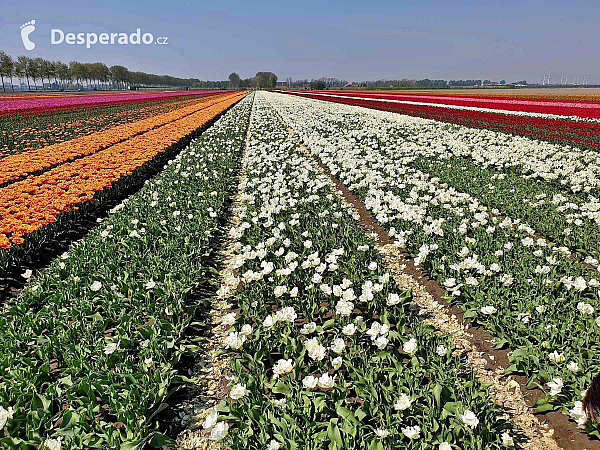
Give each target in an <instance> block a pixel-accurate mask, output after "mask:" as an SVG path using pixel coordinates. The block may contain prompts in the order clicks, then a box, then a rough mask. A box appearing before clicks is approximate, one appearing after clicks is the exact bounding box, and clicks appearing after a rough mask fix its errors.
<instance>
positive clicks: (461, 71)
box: [0, 0, 600, 84]
mask: <svg viewBox="0 0 600 450" xmlns="http://www.w3.org/2000/svg"><path fill="white" fill-rule="evenodd" d="M0 11H1V12H2V17H0V30H1V34H0V49H2V50H4V51H6V52H7V53H9V54H10V55H12V56H13V57H15V58H16V56H18V55H20V54H26V55H27V56H31V57H38V56H40V57H43V58H47V59H52V60H57V59H60V60H62V61H64V62H69V61H71V60H77V61H81V62H96V61H101V62H104V63H106V64H107V65H109V66H110V65H114V64H122V65H124V66H126V67H128V68H129V69H130V70H141V71H144V72H150V73H156V74H169V75H173V76H179V77H186V78H187V77H195V78H200V79H202V80H217V79H226V78H227V76H228V75H229V73H230V72H232V71H235V72H237V73H239V74H240V76H241V77H242V78H247V77H250V76H253V75H254V74H255V73H256V72H257V71H260V70H270V71H273V72H275V73H276V74H277V75H278V77H279V79H280V80H283V79H285V78H286V77H288V76H290V77H292V78H294V79H303V78H308V79H311V78H319V77H322V76H327V77H337V78H342V79H346V80H349V81H361V80H376V79H381V78H386V79H401V78H416V79H421V78H431V79H446V80H450V79H491V80H501V79H505V80H507V81H509V82H510V81H517V80H522V79H525V80H527V81H528V82H530V83H531V82H540V83H541V81H542V78H543V74H544V72H546V73H547V72H549V71H552V79H551V81H553V82H558V81H559V80H560V78H561V74H564V73H565V72H567V73H568V81H569V83H571V82H572V79H573V75H575V76H578V75H579V76H580V82H583V79H584V77H588V78H589V81H590V83H599V84H600V58H598V48H597V41H598V36H600V2H597V1H577V0H575V1H574V2H571V4H570V5H567V4H565V2H558V1H554V0H549V1H536V0H534V1H529V2H522V1H515V0H505V1H503V2H496V1H487V0H479V1H474V0H464V1H455V0H448V1H431V0H422V1H420V2H419V3H418V4H417V2H414V1H410V2H408V1H390V0H373V1H370V2H364V1H360V2H359V1H353V0H346V1H343V2H342V1H337V0H336V1H329V2H322V1H321V2H319V1H313V0H308V1H304V2H283V1H278V2H275V1H260V0H257V1H254V2H243V1H239V0H229V1H224V2H202V1H199V2H194V1H175V0H172V1H161V2H159V1H156V0H145V1H139V0H132V1H115V0H105V1H103V2H94V4H87V5H86V4H84V3H82V2H75V1H71V0H54V1H50V2H48V1H44V2H41V1H39V0H33V1H29V2H21V3H16V2H9V3H6V4H3V5H2V6H1V7H0ZM32 19H34V20H36V29H35V30H34V31H33V32H32V33H31V35H30V38H31V41H32V42H34V43H35V44H36V47H35V49H33V50H31V51H27V50H25V48H24V46H23V44H22V41H21V35H20V26H21V25H22V24H23V23H25V22H28V21H30V20H32ZM52 28H57V29H61V30H63V31H64V33H69V32H73V33H80V32H84V33H96V34H98V35H99V34H100V33H104V32H106V33H111V32H114V33H128V34H129V33H132V32H135V31H136V29H137V28H140V29H141V33H142V34H143V33H146V32H150V33H152V34H153V36H154V37H155V38H156V37H158V36H166V37H168V41H167V42H168V44H167V45H165V46H161V45H155V44H151V45H144V44H140V45H132V44H129V45H118V44H114V45H110V44H107V45H101V44H95V45H92V46H91V48H90V49H88V48H86V46H85V45H68V44H66V43H64V42H63V43H62V44H59V45H52V44H51V42H50V30H51V29H52Z"/></svg>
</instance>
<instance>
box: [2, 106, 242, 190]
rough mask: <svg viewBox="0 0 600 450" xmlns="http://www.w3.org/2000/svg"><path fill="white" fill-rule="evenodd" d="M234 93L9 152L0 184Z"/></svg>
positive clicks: (188, 113)
mask: <svg viewBox="0 0 600 450" xmlns="http://www.w3.org/2000/svg"><path fill="white" fill-rule="evenodd" d="M232 95H235V94H225V95H217V96H211V97H208V98H201V99H198V100H197V101H196V102H194V104H193V105H191V106H188V107H185V108H180V109H176V110H175V111H171V112H169V113H166V114H161V115H159V116H156V117H151V118H148V119H144V120H140V121H137V122H134V123H128V124H124V125H119V126H116V127H113V128H110V129H108V130H105V131H101V132H99V133H94V134H92V135H89V136H82V137H79V138H76V139H73V140H70V141H67V142H62V143H60V144H54V145H50V146H48V147H43V148H40V149H38V150H33V151H29V152H24V153H20V154H18V155H11V156H8V157H6V158H4V159H2V160H0V169H1V173H0V185H4V184H6V183H10V182H13V181H17V180H22V179H23V178H26V177H27V176H29V175H31V174H34V173H36V172H40V171H43V170H47V169H49V168H51V167H54V166H57V165H59V164H64V163H66V162H68V161H72V160H74V159H76V158H80V157H82V156H87V155H91V154H93V153H96V152H98V151H100V150H102V149H105V148H108V147H110V146H111V145H114V144H117V143H119V142H122V141H125V140H127V139H130V138H132V137H133V136H136V135H138V134H140V133H145V132H147V131H149V130H152V129H155V128H157V127H161V126H163V125H165V124H167V123H170V122H174V121H176V120H179V119H181V118H183V117H186V116H188V115H190V114H193V113H195V112H197V111H200V110H202V109H205V108H207V107H210V106H211V105H214V104H216V103H219V102H222V101H226V100H227V99H228V98H231V97H232Z"/></svg>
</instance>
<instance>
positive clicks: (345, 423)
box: [204, 93, 515, 450]
mask: <svg viewBox="0 0 600 450" xmlns="http://www.w3.org/2000/svg"><path fill="white" fill-rule="evenodd" d="M266 95H267V94H264V93H258V94H256V101H255V106H254V110H253V113H252V117H251V124H250V132H249V138H248V146H247V150H246V155H245V157H244V160H243V171H244V174H245V178H243V181H242V182H241V183H240V198H241V203H240V204H239V206H238V207H237V208H236V209H235V214H236V217H237V219H238V222H236V223H238V225H236V226H234V227H233V228H232V229H231V230H230V232H229V235H230V238H231V239H232V240H233V243H232V248H233V251H234V252H233V255H232V257H231V259H230V260H229V262H228V269H229V275H228V277H227V280H226V283H225V284H224V285H223V286H222V288H221V289H220V291H219V293H220V294H221V295H223V296H228V297H229V298H228V301H231V302H233V305H232V311H231V312H230V313H229V314H227V315H225V317H224V318H223V323H225V324H227V325H230V327H231V328H230V330H229V332H228V335H227V337H226V338H225V340H224V345H225V347H226V350H225V352H226V353H230V354H231V355H232V356H233V358H232V364H231V372H232V377H231V378H232V379H231V385H230V391H229V394H228V399H227V401H226V402H222V403H221V404H220V405H219V406H218V407H215V408H214V409H213V410H212V411H211V414H210V415H209V416H208V418H207V419H206V421H205V423H204V428H205V429H207V430H208V432H209V433H210V435H211V437H212V438H214V439H220V438H223V437H225V436H227V437H226V439H227V440H226V443H227V445H228V447H229V448H232V449H265V448H269V449H277V448H286V449H288V448H289V449H301V448H302V449H325V448H328V449H342V448H344V449H354V448H356V449H359V448H360V449H364V448H369V449H383V448H413V449H422V448H425V446H428V447H429V446H434V448H436V449H438V448H439V449H441V450H448V449H458V448H470V449H483V448H485V449H494V448H504V446H505V445H511V446H512V445H513V444H514V442H513V436H515V432H514V431H512V425H511V424H510V423H509V422H507V421H506V420H505V419H503V418H502V416H501V415H500V414H499V411H498V409H497V407H496V406H495V405H494V404H493V403H492V402H491V401H490V397H489V394H488V392H487V390H486V388H485V387H484V386H482V385H481V384H480V383H479V382H478V381H477V380H476V379H474V377H473V373H472V372H471V371H470V369H469V368H468V367H467V365H466V363H465V360H464V359H463V357H461V356H454V355H453V350H454V349H453V348H452V346H451V344H450V341H449V339H448V338H447V337H443V336H437V335H436V334H435V333H434V330H433V329H432V328H431V327H429V326H426V325H424V324H422V323H421V322H420V321H419V320H418V319H417V317H416V315H415V313H414V311H411V309H410V307H409V305H410V299H411V292H410V291H409V290H408V291H407V290H405V289H402V288H401V287H399V286H397V285H396V283H395V282H394V281H393V279H392V277H391V276H390V273H388V272H387V271H386V270H385V269H384V268H383V267H382V265H381V263H380V262H378V255H377V252H376V250H375V248H374V243H373V241H372V240H370V239H369V238H367V236H366V235H365V233H364V232H363V231H362V229H361V228H360V227H359V226H358V224H357V223H356V221H355V218H357V216H358V214H357V213H356V212H355V211H354V210H353V209H352V207H350V206H349V205H347V204H345V203H344V202H342V201H341V200H340V199H339V198H338V197H337V195H336V192H335V191H334V190H333V189H332V187H331V184H330V182H329V179H328V177H326V176H324V175H323V174H321V173H320V172H319V171H318V169H316V166H315V165H314V162H312V160H311V158H310V157H309V156H307V155H305V154H304V153H303V152H302V148H301V146H300V142H299V140H298V139H297V138H296V137H295V136H294V134H293V133H291V132H290V131H288V130H287V128H286V126H285V124H284V123H283V122H282V121H281V120H280V119H279V118H278V117H277V115H276V113H275V111H274V110H273V109H272V108H271V107H270V106H269V105H268V104H267V102H266V101H265V96H266Z"/></svg>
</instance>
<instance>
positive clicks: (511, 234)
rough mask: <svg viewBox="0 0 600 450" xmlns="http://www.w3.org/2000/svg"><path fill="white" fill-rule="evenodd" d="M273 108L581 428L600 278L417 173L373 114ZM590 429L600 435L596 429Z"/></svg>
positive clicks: (593, 357) (594, 357)
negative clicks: (506, 346)
mask: <svg viewBox="0 0 600 450" xmlns="http://www.w3.org/2000/svg"><path fill="white" fill-rule="evenodd" d="M269 100H270V101H271V102H272V104H273V105H274V106H275V107H276V108H277V110H278V111H279V112H280V113H281V114H282V116H283V117H284V119H285V120H286V122H287V123H288V124H289V125H290V126H291V127H292V128H294V129H295V130H296V131H297V132H298V133H299V134H300V135H301V136H302V138H303V139H304V141H305V142H306V143H307V145H308V146H309V147H310V149H311V150H312V151H313V152H314V153H315V155H317V156H318V157H319V158H320V160H321V161H322V162H323V163H324V164H325V165H326V166H327V167H328V169H329V170H330V171H331V172H332V173H333V174H334V175H335V176H336V177H337V178H338V179H340V181H342V182H344V183H345V184H346V185H347V186H348V188H349V189H350V190H351V191H352V192H353V193H354V194H356V195H357V196H358V197H359V198H360V199H361V200H362V201H363V202H364V204H365V206H366V207H367V209H369V210H370V211H371V213H372V214H373V216H374V217H375V218H376V219H377V220H378V221H379V223H380V224H381V225H382V226H383V227H384V228H385V229H386V230H387V231H388V232H389V233H390V235H392V236H394V237H395V239H396V245H397V246H399V247H403V248H406V249H407V250H408V252H409V253H410V254H412V255H413V256H414V257H415V262H416V263H417V264H419V265H421V267H422V268H423V269H425V270H427V272H428V273H429V274H430V276H432V277H433V278H436V279H437V280H438V281H439V282H440V284H441V285H442V286H443V287H445V288H446V290H447V291H448V294H449V295H450V296H451V298H452V299H453V301H455V302H458V303H460V304H461V305H463V307H464V309H465V311H466V313H465V317H466V318H473V320H475V321H477V322H478V323H481V324H483V325H485V327H486V328H487V329H488V330H490V332H491V333H492V334H494V335H495V336H496V345H497V346H498V347H502V346H504V345H507V344H508V345H509V346H510V348H511V349H513V353H512V356H511V362H512V365H511V367H509V368H508V370H509V372H510V371H518V372H523V373H526V374H527V375H528V376H529V377H530V378H531V381H532V383H534V382H537V383H539V384H540V385H541V388H542V389H544V390H545V391H546V392H547V396H546V399H545V400H542V401H540V402H539V403H538V408H539V409H541V410H547V409H553V408H562V409H563V411H565V412H567V411H569V412H570V414H571V416H572V417H573V418H574V420H576V421H577V422H578V423H583V422H584V421H585V414H583V413H582V411H581V404H580V403H579V400H580V399H581V394H582V393H583V392H584V391H585V389H587V387H588V386H589V384H590V381H591V377H592V376H593V375H594V374H596V373H598V372H599V371H600V364H599V363H598V361H599V359H600V344H599V338H600V327H599V325H600V319H597V317H596V314H595V310H596V309H597V308H598V306H600V302H599V296H600V291H599V290H598V287H600V281H599V280H598V274H597V272H593V271H590V270H588V269H585V268H584V267H583V266H582V265H581V264H579V263H578V262H576V261H574V260H572V259H571V258H570V251H569V250H568V249H567V248H565V247H557V246H555V245H552V244H551V243H549V242H548V241H547V240H545V239H542V238H539V237H536V236H535V230H533V229H532V228H530V227H529V226H527V225H524V224H522V223H521V222H520V221H519V220H516V219H511V218H510V217H506V216H500V215H499V214H498V211H494V210H491V209H490V208H488V207H486V206H485V205H484V204H483V203H482V201H481V200H480V199H478V198H476V197H474V196H472V195H469V194H468V193H466V192H461V191H458V190H456V189H455V188H454V187H452V186H451V185H449V184H448V183H445V182H443V181H441V180H440V179H439V178H436V177H432V176H430V175H429V174H427V173H425V172H422V171H421V170H419V168H416V167H413V166H412V165H411V164H412V163H414V157H412V156H407V155H409V154H410V152H409V151H404V150H403V151H398V150H397V149H398V147H402V146H403V145H405V142H404V140H403V138H402V137H400V136H398V135H394V134H390V133H387V130H388V127H387V126H386V125H385V124H384V121H383V120H381V121H380V122H376V121H373V120H371V118H372V117H373V111H369V110H364V109H359V108H354V107H348V106H343V105H333V104H328V103H324V102H315V101H313V100H304V99H299V98H297V97H291V96H283V95H279V94H270V96H269ZM377 114H383V113H377ZM389 116H390V117H389V120H390V121H393V120H395V119H394V115H393V114H389ZM380 118H383V117H381V116H380ZM378 124H379V126H378ZM423 125H424V126H425V127H428V123H427V122H425V123H423ZM412 126H413V127H414V128H416V127H417V124H413V125H412ZM414 134H416V133H414ZM425 134H426V135H429V136H431V137H432V139H435V137H434V135H433V134H431V133H427V131H426V132H425ZM420 139H424V136H423V135H421V136H420ZM406 145H407V146H408V147H409V148H415V149H416V147H417V146H416V145H414V144H413V143H411V142H407V143H406ZM428 145H429V146H430V147H435V146H436V142H430V143H428ZM474 145H475V144H474ZM463 176H467V174H466V173H460V172H459V173H455V177H456V178H455V179H457V180H462V177H463ZM448 177H449V175H448ZM459 182H460V183H461V185H466V182H464V181H459ZM457 184H458V183H457ZM588 431H590V432H591V433H594V434H596V435H597V434H598V429H597V425H596V424H591V423H590V424H589V425H588Z"/></svg>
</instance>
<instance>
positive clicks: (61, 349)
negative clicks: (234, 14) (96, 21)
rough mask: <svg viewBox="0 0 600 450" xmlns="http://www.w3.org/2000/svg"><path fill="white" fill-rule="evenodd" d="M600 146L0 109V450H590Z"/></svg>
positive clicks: (191, 106) (418, 113)
mask: <svg viewBox="0 0 600 450" xmlns="http://www.w3.org/2000/svg"><path fill="white" fill-rule="evenodd" d="M599 143H600V102H599V101H598V100H594V99H591V100H590V99H579V98H553V97H539V96H508V95H490V96H480V95H468V94H464V95H447V94H417V93H415V94H412V93H411V94H404V93H392V92H376V93H373V92H369V91H364V92H348V91H285V92H283V91H282V92H267V91H256V92H246V91H197V92H196V91H189V92H175V91H174V92H152V93H142V94H140V93H127V94H125V93H121V94H93V95H92V94H90V95H87V94H82V95H75V94H74V95H64V96H51V95H30V96H24V95H23V96H19V95H15V96H9V95H7V96H4V97H0V167H1V168H2V170H0V284H2V283H4V284H7V285H9V284H10V285H11V286H13V288H12V291H10V292H11V294H10V295H5V296H4V297H2V298H0V308H2V314H1V315H0V448H2V449H4V448H6V449H9V448H10V449H12V448H17V449H23V450H25V449H32V450H33V449H48V450H60V449H80V448H98V449H126V450H135V449H140V450H142V449H147V448H185V449H193V448H201V449H209V448H211V449H212V448H223V449H235V450H242V449H251V450H262V449H270V450H276V449H315V450H316V449H328V450H340V449H357V450H358V449H367V450H383V449H414V450H417V449H418V450H426V449H434V450H468V449H474V450H484V449H486V450H487V449H498V450H500V449H508V448H523V449H560V448H565V449H574V450H575V449H582V448H587V449H588V450H592V449H596V448H600V446H599V445H598V443H599V442H600V441H598V440H597V439H598V438H600V425H599V423H598V422H597V421H595V420H593V419H592V418H589V417H588V415H587V413H586V411H584V409H583V406H582V399H583V397H584V395H585V393H586V390H587V389H588V388H589V387H590V385H591V382H592V379H593V378H594V377H595V376H596V375H597V374H598V373H600V340H599V338H600V313H599V312H598V308H600V273H599V272H600V263H599V260H600V249H599V247H598V245H597V242H598V240H599V237H600V232H599V231H598V230H599V228H598V227H599V225H600V200H599V199H600V156H599V155H600V153H598V148H596V147H598V146H599V145H600V144H599ZM82 220H84V221H86V222H85V223H87V224H88V225H86V226H87V227H88V228H87V229H86V231H85V233H84V234H82V236H83V237H81V238H78V239H73V240H72V241H69V239H70V238H69V237H68V236H70V234H69V233H70V230H71V229H73V228H74V227H80V224H81V223H82ZM90 224H93V225H90ZM57 241H60V242H61V245H63V246H64V245H66V247H65V248H63V247H60V246H59V245H51V244H52V243H53V242H57ZM57 248H61V250H60V251H57V250H48V249H57ZM48 251H50V252H52V251H55V252H56V253H55V254H54V253H50V254H47V253H44V252H48ZM394 255H395V256H394ZM42 256H44V258H45V259H44V258H42ZM42 259H43V260H44V261H49V262H47V263H46V262H44V263H42V262H40V261H41V260H42ZM14 286H17V287H16V288H15V287H14ZM432 286H434V288H432ZM1 287H2V286H1V285H0V288H1ZM2 292H3V291H2ZM427 305H429V306H427ZM427 308H429V309H427ZM450 308H455V309H454V310H451V309H450ZM455 310H459V311H460V317H459V318H457V317H456V316H455V315H453V313H452V311H455ZM446 322H447V323H446ZM471 330H475V331H471ZM477 333H486V334H477ZM474 336H475V337H474ZM477 336H484V337H479V338H477ZM483 340H487V341H489V343H490V345H489V346H488V347H485V346H481V345H479V344H481V342H478V341H483ZM484 347H485V348H488V350H482V349H483V348H484ZM486 352H487V353H486ZM500 352H504V353H500ZM501 355H504V356H502V357H505V358H506V363H505V364H504V363H502V364H503V365H502V364H500V363H499V362H498V361H496V359H498V358H500V356H501ZM190 361H192V362H190ZM490 367H493V369H491V368H490ZM494 371H495V372H494ZM515 380H516V381H515ZM530 399H533V400H530ZM186 408H187V409H186Z"/></svg>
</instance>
